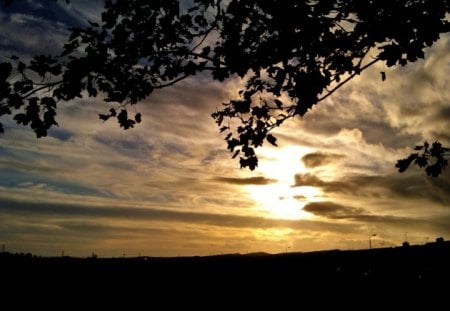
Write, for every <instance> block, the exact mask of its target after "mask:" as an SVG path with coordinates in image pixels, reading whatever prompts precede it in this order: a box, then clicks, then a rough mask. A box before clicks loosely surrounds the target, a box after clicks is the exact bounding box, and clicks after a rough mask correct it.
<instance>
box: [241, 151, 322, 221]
mask: <svg viewBox="0 0 450 311" xmlns="http://www.w3.org/2000/svg"><path fill="white" fill-rule="evenodd" d="M310 151H311V150H309V149H307V148H302V147H287V148H283V149H281V150H280V149H278V150H273V149H270V150H268V151H266V152H265V154H264V157H265V159H264V160H263V161H261V167H260V169H259V171H262V172H263V174H264V177H266V178H270V179H274V180H276V182H274V183H271V184H268V185H251V186H247V191H248V193H249V195H250V197H251V198H252V199H253V200H254V201H255V202H256V205H257V208H258V210H260V211H261V212H263V213H265V214H268V215H269V216H270V217H272V218H279V219H305V218H312V217H313V215H312V214H310V213H308V212H305V211H304V210H303V207H304V206H305V205H306V204H307V203H309V202H314V201H319V200H320V197H321V196H322V191H321V190H320V189H318V188H316V187H309V186H303V187H294V176H295V174H296V173H299V172H301V171H304V170H305V168H304V166H303V164H302V163H301V161H300V158H301V157H302V156H303V155H304V154H306V153H308V152H310Z"/></svg>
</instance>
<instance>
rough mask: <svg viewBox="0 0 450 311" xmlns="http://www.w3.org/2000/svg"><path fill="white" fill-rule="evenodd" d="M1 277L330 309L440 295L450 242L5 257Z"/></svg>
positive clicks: (39, 285) (37, 286)
mask: <svg viewBox="0 0 450 311" xmlns="http://www.w3.org/2000/svg"><path fill="white" fill-rule="evenodd" d="M0 275H1V281H2V284H3V285H5V284H7V288H8V289H9V290H12V291H17V292H19V293H25V292H28V291H30V292H33V291H36V290H37V291H40V290H42V291H45V292H47V293H55V292H58V293H61V291H62V292H65V293H66V294H68V293H73V292H74V290H75V291H76V292H77V293H84V294H80V295H81V297H84V296H85V295H92V293H98V292H99V291H105V292H108V293H120V295H122V296H125V297H126V296H127V295H128V294H130V293H132V294H133V295H135V294H136V293H137V292H139V293H141V294H142V295H144V296H143V297H146V298H148V299H150V298H151V297H160V296H159V295H160V294H161V293H163V294H167V293H171V294H172V295H175V296H174V297H176V295H178V294H186V293H190V294H189V295H188V296H189V297H191V298H192V297H196V296H195V295H194V296H192V295H193V293H194V294H195V293H197V295H205V293H209V294H213V295H220V296H222V295H227V296H228V297H229V298H231V297H235V295H247V294H248V295H253V294H254V293H258V295H259V296H260V297H266V298H268V297H271V296H267V295H272V296H273V295H274V294H275V293H278V294H280V293H283V295H287V297H291V298H292V297H300V298H301V299H310V298H311V297H317V296H322V298H324V297H327V298H324V299H323V300H322V301H320V300H319V301H320V302H321V303H330V301H331V300H329V299H331V298H330V297H334V298H333V299H340V301H341V300H342V301H347V300H346V299H347V298H348V299H350V300H351V301H353V299H365V298H364V297H377V298H376V300H377V301H379V300H380V295H381V293H382V295H381V297H384V298H386V297H390V298H389V299H392V298H397V301H398V300H399V299H400V297H402V294H401V293H404V292H408V295H409V296H408V297H416V298H417V297H425V296H424V295H426V294H428V295H431V296H437V297H439V294H438V293H439V292H440V290H443V291H447V290H449V284H450V242H449V241H447V242H446V241H440V242H439V243H429V244H427V245H423V246H408V247H398V248H384V249H372V250H359V251H339V250H332V251H323V252H312V253H286V254H274V255H270V254H264V253H255V254H246V255H239V254H229V255H218V256H207V257H173V258H157V257H138V258H85V259H82V258H72V257H59V258H56V257H55V258H42V257H34V256H31V255H18V254H9V253H3V254H0ZM292 295H294V296H292ZM361 295H363V296H361ZM374 295H375V296H374ZM418 295H420V296H418ZM113 296H114V295H113ZM345 297H347V298H345ZM371 299H372V298H371ZM386 299H388V298H386ZM401 299H403V298H401ZM401 299H400V300H401ZM407 299H410V298H407ZM350 300H349V301H350ZM175 301H176V299H175ZM289 301H291V300H289ZM292 302H293V301H292Z"/></svg>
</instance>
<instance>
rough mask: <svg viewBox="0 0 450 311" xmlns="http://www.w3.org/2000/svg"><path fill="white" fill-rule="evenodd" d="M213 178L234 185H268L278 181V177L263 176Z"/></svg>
mask: <svg viewBox="0 0 450 311" xmlns="http://www.w3.org/2000/svg"><path fill="white" fill-rule="evenodd" d="M213 180H215V181H219V182H223V183H227V184H233V185H268V184H273V183H275V182H277V180H276V179H270V178H265V177H263V176H258V177H247V178H233V177H216V178H213Z"/></svg>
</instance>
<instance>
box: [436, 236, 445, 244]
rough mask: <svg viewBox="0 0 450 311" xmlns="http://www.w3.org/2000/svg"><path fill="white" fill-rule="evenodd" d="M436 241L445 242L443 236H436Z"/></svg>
mask: <svg viewBox="0 0 450 311" xmlns="http://www.w3.org/2000/svg"><path fill="white" fill-rule="evenodd" d="M436 243H444V238H443V237H439V238H436Z"/></svg>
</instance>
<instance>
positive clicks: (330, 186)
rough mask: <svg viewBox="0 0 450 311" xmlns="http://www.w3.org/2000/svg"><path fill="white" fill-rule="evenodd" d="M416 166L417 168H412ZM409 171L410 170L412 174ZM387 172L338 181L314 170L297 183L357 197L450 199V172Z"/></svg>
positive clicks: (299, 176) (297, 176)
mask: <svg viewBox="0 0 450 311" xmlns="http://www.w3.org/2000/svg"><path fill="white" fill-rule="evenodd" d="M411 170H413V169H411ZM408 173H410V174H409V175H408ZM408 173H406V174H399V173H398V174H397V173H396V174H391V175H383V176H366V175H354V176H348V177H345V178H342V179H341V180H337V181H329V182H328V181H323V180H321V179H320V178H319V177H317V176H315V175H312V174H296V175H295V184H294V186H297V187H301V186H313V187H319V188H321V189H322V190H323V191H324V192H325V193H340V194H346V195H352V196H355V197H378V198H383V197H384V198H393V199H419V198H420V199H425V200H430V201H432V202H435V203H439V204H442V205H445V206H447V205H448V204H449V203H450V192H449V191H448V189H450V176H449V174H448V173H444V174H443V175H442V176H440V177H439V178H432V177H428V176H426V175H425V174H424V173H422V172H419V173H418V174H414V172H408Z"/></svg>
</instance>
